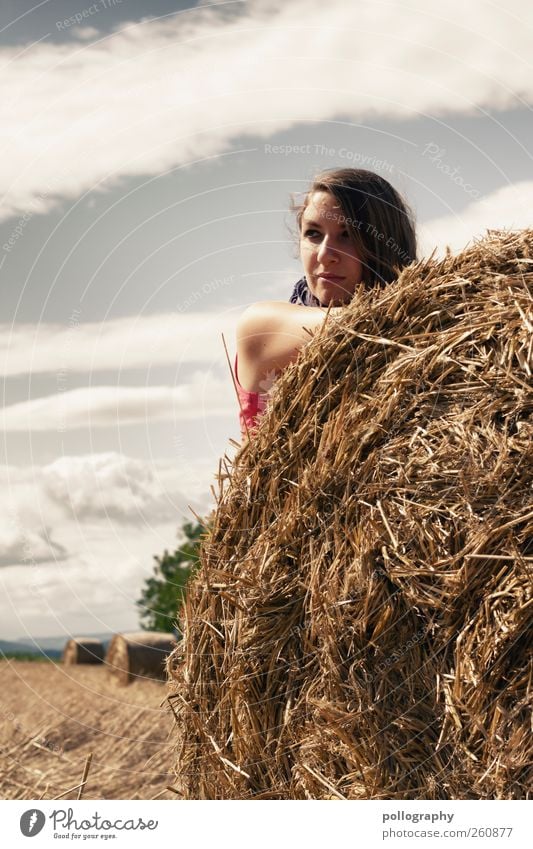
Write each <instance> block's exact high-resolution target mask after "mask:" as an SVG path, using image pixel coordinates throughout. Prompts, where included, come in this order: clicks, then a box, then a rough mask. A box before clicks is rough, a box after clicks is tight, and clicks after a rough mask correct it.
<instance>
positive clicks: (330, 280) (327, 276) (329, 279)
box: [318, 274, 345, 283]
mask: <svg viewBox="0 0 533 849" xmlns="http://www.w3.org/2000/svg"><path fill="white" fill-rule="evenodd" d="M318 279H319V280H325V281H326V283H340V282H341V281H342V280H344V279H345V278H344V277H337V276H336V275H335V274H319V275H318Z"/></svg>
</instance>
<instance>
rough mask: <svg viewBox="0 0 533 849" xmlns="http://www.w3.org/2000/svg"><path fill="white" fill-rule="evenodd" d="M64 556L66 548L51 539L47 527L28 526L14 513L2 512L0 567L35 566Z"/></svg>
mask: <svg viewBox="0 0 533 849" xmlns="http://www.w3.org/2000/svg"><path fill="white" fill-rule="evenodd" d="M66 557H67V551H66V549H65V548H64V547H63V546H62V545H60V543H58V542H56V541H55V540H54V539H52V531H51V530H50V528H49V527H47V526H44V527H42V528H34V527H31V526H30V527H28V526H25V525H23V524H22V523H21V522H20V520H19V518H18V516H16V514H14V513H12V514H11V515H9V514H8V515H6V514H4V516H3V521H2V525H1V528H0V567H2V566H14V565H18V566H35V565H36V564H37V563H46V562H49V561H57V560H64V559H65V558H66Z"/></svg>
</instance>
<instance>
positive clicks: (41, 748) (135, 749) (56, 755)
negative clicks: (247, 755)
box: [0, 661, 176, 799]
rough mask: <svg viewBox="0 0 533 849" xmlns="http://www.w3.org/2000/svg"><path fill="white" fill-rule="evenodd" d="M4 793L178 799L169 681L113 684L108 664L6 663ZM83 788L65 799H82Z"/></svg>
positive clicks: (0, 705) (1, 724)
mask: <svg viewBox="0 0 533 849" xmlns="http://www.w3.org/2000/svg"><path fill="white" fill-rule="evenodd" d="M0 680H1V681H2V697H1V701H0V798H3V799H39V798H43V799H56V798H58V797H59V796H60V795H61V794H64V793H65V791H67V790H69V788H73V787H76V785H78V784H79V783H80V781H81V779H82V775H83V772H84V767H85V763H86V760H87V756H88V755H89V754H91V753H92V760H91V764H90V769H89V775H88V780H87V784H86V785H85V788H84V792H83V798H84V799H151V798H154V797H155V796H157V797H158V798H161V799H169V798H176V797H175V795H174V794H173V793H171V792H169V791H166V790H165V787H166V786H167V785H169V784H172V783H173V778H172V775H170V774H169V773H168V770H169V765H170V764H171V754H170V750H169V745H168V740H167V738H168V733H169V730H170V726H171V721H170V719H169V713H168V706H165V705H166V702H165V704H164V705H163V707H160V705H161V703H162V702H163V701H164V699H165V696H166V685H165V684H161V683H158V682H156V681H147V680H145V681H143V680H140V681H135V682H134V683H133V684H131V686H130V687H128V689H127V690H124V689H123V688H121V687H117V686H116V685H114V684H113V683H112V682H111V681H110V679H109V677H108V675H107V674H106V670H105V667H104V665H99V666H98V665H97V666H92V665H82V666H77V665H70V666H68V667H64V666H62V665H61V664H55V663H32V662H21V661H0ZM77 793H78V790H75V791H73V792H70V793H67V794H66V795H65V796H63V798H65V799H76V798H77Z"/></svg>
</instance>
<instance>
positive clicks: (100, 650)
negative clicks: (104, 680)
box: [62, 637, 105, 666]
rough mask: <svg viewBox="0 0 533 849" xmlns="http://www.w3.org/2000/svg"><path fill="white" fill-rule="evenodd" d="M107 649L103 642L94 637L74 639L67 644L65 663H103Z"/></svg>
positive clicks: (64, 653) (64, 652)
mask: <svg viewBox="0 0 533 849" xmlns="http://www.w3.org/2000/svg"><path fill="white" fill-rule="evenodd" d="M104 654H105V649H104V645H103V643H102V642H101V640H97V639H95V638H94V637H73V638H72V639H71V640H68V642H66V643H65V648H64V649H63V656H62V659H63V663H64V664H66V665H67V666H68V665H69V664H71V663H103V661H104Z"/></svg>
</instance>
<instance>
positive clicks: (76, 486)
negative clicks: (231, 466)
mask: <svg viewBox="0 0 533 849" xmlns="http://www.w3.org/2000/svg"><path fill="white" fill-rule="evenodd" d="M213 467H214V462H213V461H212V460H210V459H209V458H208V457H206V458H205V459H200V460H189V461H187V460H186V458H185V459H183V460H178V461H172V460H153V461H147V460H142V459H139V458H134V457H128V456H126V455H124V454H119V453H117V452H105V453H102V454H88V455H80V456H64V457H59V458H57V459H56V460H54V461H53V462H51V463H47V464H44V465H34V466H27V467H21V468H17V467H14V466H2V467H0V484H1V487H0V513H1V514H2V516H3V517H4V521H3V522H2V523H1V524H0V566H32V565H34V566H35V565H37V564H41V565H40V566H39V568H48V566H49V565H51V564H53V563H55V562H57V561H58V560H60V561H65V562H66V563H70V562H78V561H79V558H80V556H81V555H82V554H87V552H92V551H94V550H95V547H97V548H98V550H99V551H102V555H101V556H102V564H105V563H106V562H108V563H109V566H110V567H111V566H112V565H113V564H112V558H111V554H109V555H106V554H105V551H106V547H105V546H106V540H107V541H113V545H114V546H117V545H122V546H123V547H124V549H125V550H127V551H128V552H129V554H128V556H130V557H131V556H134V555H135V553H136V550H137V549H136V546H141V548H143V547H144V546H145V545H146V541H147V540H152V544H153V540H154V539H155V538H157V536H158V533H159V530H158V529H161V528H162V529H166V530H165V539H166V542H165V543H164V544H165V545H168V539H167V538H168V533H169V530H168V529H171V530H172V532H173V533H175V529H177V527H178V526H180V525H181V524H182V523H183V521H184V518H187V519H188V520H189V521H194V517H193V513H192V512H191V510H190V509H189V507H192V508H193V510H194V511H195V512H196V513H198V515H205V514H206V513H207V512H208V510H209V509H211V505H212V501H213V498H212V495H211V493H210V490H209V487H210V484H211V481H212V479H213ZM124 527H127V528H128V530H127V534H124ZM162 546H163V542H162V543H161V546H160V547H162ZM143 550H144V548H143ZM157 551H158V548H157V547H156V548H155V549H154V553H157Z"/></svg>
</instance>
